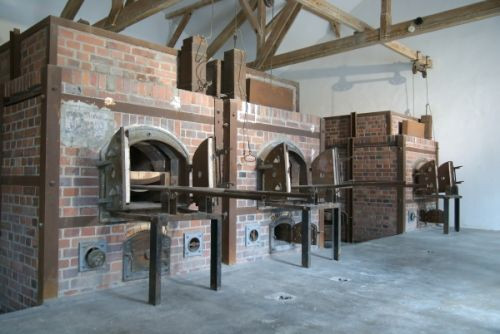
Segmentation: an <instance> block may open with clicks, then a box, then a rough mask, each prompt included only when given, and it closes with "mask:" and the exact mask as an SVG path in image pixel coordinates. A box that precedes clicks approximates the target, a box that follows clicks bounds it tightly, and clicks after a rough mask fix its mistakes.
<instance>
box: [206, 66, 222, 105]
mask: <svg viewBox="0 0 500 334" xmlns="http://www.w3.org/2000/svg"><path fill="white" fill-rule="evenodd" d="M207 81H208V82H210V83H211V84H210V86H208V88H207V94H208V95H212V96H215V97H217V98H220V97H221V92H222V61H221V60H220V59H214V60H211V61H209V62H208V63H207Z"/></svg>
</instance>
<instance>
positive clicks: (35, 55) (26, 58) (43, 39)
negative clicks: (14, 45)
mask: <svg viewBox="0 0 500 334" xmlns="http://www.w3.org/2000/svg"><path fill="white" fill-rule="evenodd" d="M47 31H48V29H40V30H38V31H37V32H35V33H33V34H31V35H30V36H27V37H26V38H23V39H22V41H21V75H24V74H30V73H35V74H38V73H39V72H40V71H41V70H42V69H43V68H44V67H45V65H46V64H47Z"/></svg>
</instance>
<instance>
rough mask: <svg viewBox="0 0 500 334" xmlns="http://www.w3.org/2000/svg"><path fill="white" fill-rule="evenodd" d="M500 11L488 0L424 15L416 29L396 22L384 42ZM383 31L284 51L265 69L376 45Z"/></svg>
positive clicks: (494, 1) (498, 4)
mask: <svg viewBox="0 0 500 334" xmlns="http://www.w3.org/2000/svg"><path fill="white" fill-rule="evenodd" d="M499 14H500V0H487V1H482V2H480V3H476V4H472V5H468V6H464V7H460V8H456V9H452V10H448V11H445V12H441V13H437V14H433V15H429V16H425V17H423V18H422V19H423V23H422V24H421V25H419V26H417V27H416V29H415V31H414V32H413V33H411V32H409V31H408V26H410V25H411V24H413V23H414V22H413V20H410V21H406V22H401V23H397V24H394V25H392V26H391V27H390V32H389V33H388V34H387V36H386V37H385V38H384V42H386V41H392V40H396V39H400V38H404V37H408V36H416V35H420V34H424V33H428V32H432V31H436V30H440V29H444V28H449V27H453V26H457V25H461V24H465V23H468V22H474V21H478V20H482V19H486V18H489V17H492V16H497V15H499ZM379 35H380V31H379V29H377V30H366V31H364V32H360V33H357V34H354V35H352V36H348V37H344V38H340V39H337V40H334V41H329V42H325V43H320V44H316V45H314V46H310V47H305V48H302V49H298V50H294V51H290V52H286V53H282V54H279V55H276V56H274V57H272V58H270V59H268V60H267V62H266V63H265V64H264V65H263V66H262V68H263V69H269V68H271V64H272V67H273V68H278V67H282V66H287V65H292V64H296V63H300V62H304V61H309V60H313V59H317V58H321V57H326V56H330V55H334V54H338V53H342V52H347V51H351V50H356V49H360V48H363V47H368V46H372V45H376V44H378V43H379V42H380V36H379Z"/></svg>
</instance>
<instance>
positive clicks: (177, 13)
mask: <svg viewBox="0 0 500 334" xmlns="http://www.w3.org/2000/svg"><path fill="white" fill-rule="evenodd" d="M219 1H221V0H201V1H198V2H196V3H194V4H192V5H189V6H186V7H183V8H180V9H177V10H175V11H173V12H171V13H168V14H165V18H166V19H167V20H169V19H173V18H174V17H177V16H181V15H186V14H189V13H192V12H194V11H195V10H197V9H199V8H202V7H205V6H208V5H211V4H215V3H216V2H219Z"/></svg>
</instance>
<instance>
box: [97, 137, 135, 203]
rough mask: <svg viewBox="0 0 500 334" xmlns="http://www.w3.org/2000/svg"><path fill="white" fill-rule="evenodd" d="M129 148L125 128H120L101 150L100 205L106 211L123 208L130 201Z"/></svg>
mask: <svg viewBox="0 0 500 334" xmlns="http://www.w3.org/2000/svg"><path fill="white" fill-rule="evenodd" d="M129 154H130V150H129V144H128V136H127V131H126V130H125V128H123V127H122V128H120V130H118V131H117V132H116V133H115V134H114V135H113V137H112V138H111V140H110V141H109V144H108V146H107V147H106V148H105V149H104V150H103V151H102V152H101V161H100V162H99V164H98V167H99V176H100V181H99V182H100V183H101V187H100V205H101V206H102V207H104V208H105V209H106V210H107V211H117V210H125V209H126V208H127V205H128V204H129V203H130V158H129Z"/></svg>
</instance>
